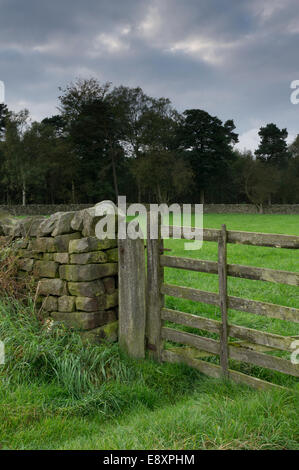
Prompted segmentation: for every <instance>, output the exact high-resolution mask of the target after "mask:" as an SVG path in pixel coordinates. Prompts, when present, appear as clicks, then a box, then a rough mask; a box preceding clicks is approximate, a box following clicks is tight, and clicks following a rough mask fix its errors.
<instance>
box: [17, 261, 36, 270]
mask: <svg viewBox="0 0 299 470" xmlns="http://www.w3.org/2000/svg"><path fill="white" fill-rule="evenodd" d="M33 266H34V259H30V258H23V259H19V260H18V267H19V269H21V270H22V271H26V272H28V273H29V272H31V271H32V270H33Z"/></svg>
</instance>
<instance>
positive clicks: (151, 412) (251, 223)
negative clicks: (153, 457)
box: [0, 214, 299, 450]
mask: <svg viewBox="0 0 299 470" xmlns="http://www.w3.org/2000/svg"><path fill="white" fill-rule="evenodd" d="M221 223H226V224H227V227H228V229H235V230H248V231H260V232H272V233H286V234H294V235H299V216H276V215H254V216H253V215H248V216H247V215H244V216H243V215H220V214H219V215H218V214H217V215H212V214H211V215H206V216H205V227H209V228H219V227H220V226H221ZM183 243H184V242H183V241H180V240H169V241H167V242H166V243H165V244H166V246H167V247H169V248H171V249H172V250H173V251H172V252H170V253H169V254H173V255H176V256H184V257H198V258H201V259H211V260H216V259H217V248H216V244H215V243H205V244H204V247H203V248H202V250H200V251H198V252H195V251H189V252H186V251H184V249H183V248H184V246H183ZM167 254H168V253H167ZM228 261H229V262H231V263H237V264H244V265H254V266H264V267H269V268H274V269H275V268H277V269H283V270H289V271H297V272H298V271H299V253H298V252H295V251H291V250H282V249H271V248H260V247H246V246H237V245H230V246H229V249H228ZM166 282H169V283H173V284H179V285H185V286H192V287H195V288H200V289H203V290H209V291H214V292H215V291H217V276H215V275H208V274H200V273H192V272H188V271H183V270H176V269H170V268H169V269H166ZM229 293H230V294H233V295H238V296H240V297H246V298H252V299H257V300H266V301H269V302H273V303H278V304H282V305H289V306H294V307H299V294H298V288H296V287H290V286H282V285H280V284H270V283H268V282H261V281H249V280H242V279H234V278H230V279H229ZM166 302H167V306H169V307H170V308H175V309H179V310H183V311H186V312H191V313H195V314H196V313H197V314H200V315H205V316H207V317H210V318H215V319H219V310H218V309H217V308H215V307H213V306H208V305H204V304H199V303H193V302H189V301H184V300H180V299H174V298H170V297H168V298H167V299H166ZM230 321H231V322H232V323H236V324H240V325H245V326H249V327H252V328H257V329H260V330H266V331H271V332H274V333H279V334H283V335H298V334H299V325H298V326H296V325H295V326H294V325H293V324H290V323H286V322H282V321H279V320H270V319H266V318H263V317H260V316H256V315H251V314H245V313H241V312H234V311H230ZM188 331H192V330H188ZM2 338H5V342H6V353H7V358H6V359H7V362H6V366H5V367H3V366H0V381H1V388H0V446H1V447H2V448H3V449H260V450H262V449H297V450H298V449H299V424H298V410H299V393H298V386H297V385H296V381H295V380H293V379H292V378H286V377H285V376H283V374H278V373H274V372H273V373H270V372H267V371H265V370H261V369H259V368H257V367H249V366H244V367H243V368H242V371H243V372H250V373H251V374H254V375H256V376H258V377H262V378H264V379H266V380H271V381H273V382H276V383H280V384H283V385H287V386H289V387H290V388H291V390H290V391H283V392H281V391H277V390H275V391H269V392H258V391H255V390H252V389H249V388H247V387H245V386H237V385H235V384H232V383H225V382H223V381H221V380H215V379H210V378H207V377H205V376H203V375H201V374H200V373H198V372H196V371H195V370H193V369H190V368H188V367H185V366H184V365H176V364H156V363H153V362H151V361H148V360H146V361H141V362H138V361H137V362H136V361H132V360H130V359H128V358H126V357H124V356H123V355H121V354H120V353H119V351H118V348H117V345H113V346H98V347H94V346H92V347H89V346H86V345H85V346H83V345H82V344H81V341H80V338H79V337H78V336H77V335H76V334H70V333H68V332H66V331H64V330H58V331H57V332H56V333H55V334H54V335H49V333H48V332H47V331H46V330H44V329H41V327H40V325H39V324H38V322H37V321H36V320H35V319H34V317H33V316H32V313H31V309H30V307H29V308H28V309H24V308H23V307H20V306H19V305H17V304H16V305H13V304H12V303H7V302H4V301H2V302H1V301H0V339H2ZM212 360H214V359H212ZM236 366H237V365H236Z"/></svg>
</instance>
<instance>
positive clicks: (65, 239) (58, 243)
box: [54, 232, 81, 253]
mask: <svg viewBox="0 0 299 470" xmlns="http://www.w3.org/2000/svg"><path fill="white" fill-rule="evenodd" d="M80 238H81V233H79V232H75V233H67V234H65V235H58V236H57V237H55V238H54V240H55V241H54V245H55V248H56V250H55V251H57V252H58V253H65V252H67V251H69V243H70V241H71V240H77V239H80Z"/></svg>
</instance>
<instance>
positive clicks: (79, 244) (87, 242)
mask: <svg viewBox="0 0 299 470" xmlns="http://www.w3.org/2000/svg"><path fill="white" fill-rule="evenodd" d="M116 246H117V240H108V239H106V240H99V239H98V238H96V237H86V238H81V239H80V240H73V241H70V244H69V252H70V253H88V252H89V251H100V250H108V249H109V248H115V247H116Z"/></svg>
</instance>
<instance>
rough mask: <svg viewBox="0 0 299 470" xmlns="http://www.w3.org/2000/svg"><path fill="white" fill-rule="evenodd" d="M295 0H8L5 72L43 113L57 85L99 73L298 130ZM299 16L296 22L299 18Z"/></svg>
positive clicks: (246, 122) (181, 104)
mask: <svg viewBox="0 0 299 470" xmlns="http://www.w3.org/2000/svg"><path fill="white" fill-rule="evenodd" d="M297 10H298V8H297V0H284V2H281V0H280V1H277V0H248V1H242V2H240V1H239V0H227V1H226V2H223V0H214V1H213V2H211V1H210V0H186V1H184V2H182V1H181V0H163V2H162V1H161V0H148V1H145V0H126V1H123V0H87V1H85V2H82V0H80V1H79V0H60V1H59V2H58V1H57V0H52V1H51V2H42V1H40V0H39V1H38V0H26V2H25V1H23V0H0V12H1V17H0V79H1V80H3V81H4V82H5V84H6V96H7V101H8V104H9V105H10V106H11V107H16V108H21V107H22V106H24V104H26V106H28V107H29V109H30V110H32V112H33V115H34V116H35V117H37V118H42V117H44V116H45V115H47V114H52V113H53V112H55V106H56V105H57V95H58V86H64V85H66V83H67V82H69V81H71V80H74V79H75V78H76V77H78V76H91V75H95V76H97V77H98V78H99V79H100V80H102V81H112V82H113V83H114V84H116V85H118V84H120V83H123V84H125V85H129V86H137V85H140V86H141V87H143V88H144V89H145V91H146V92H148V93H151V94H153V95H156V96H168V97H169V98H170V99H171V100H172V101H173V103H174V105H175V106H177V107H178V108H179V110H181V111H182V110H183V109H185V108H187V107H201V108H205V109H207V111H209V112H211V113H212V114H216V115H219V116H220V117H221V118H222V119H228V118H234V119H235V122H236V124H237V126H238V131H239V132H240V133H246V132H248V131H250V130H251V129H254V128H256V127H258V126H259V125H261V124H264V123H266V122H268V121H274V122H277V123H278V124H279V125H281V126H283V127H288V128H289V130H290V132H291V133H292V134H293V135H295V134H296V133H297V128H296V126H297V116H298V113H299V106H298V107H296V106H294V105H291V104H290V101H289V95H290V89H289V85H290V82H291V81H292V80H295V79H299V65H298V53H297V46H296V43H297V41H298V35H299V13H298V11H297ZM297 25H298V26H297Z"/></svg>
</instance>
